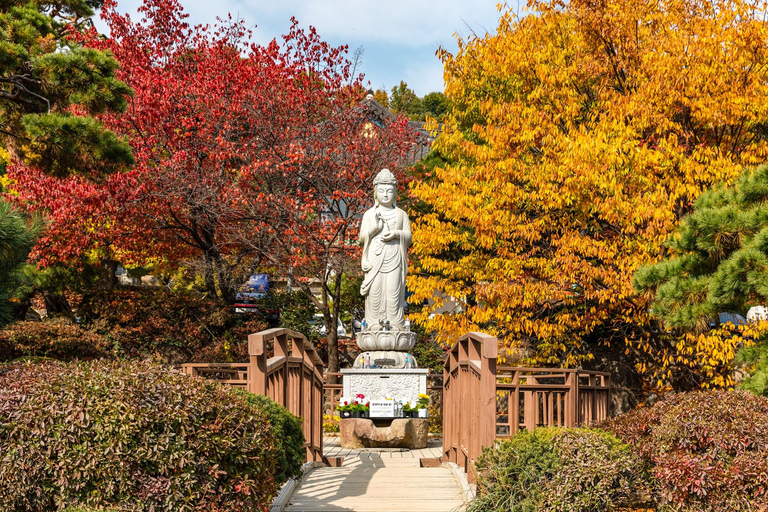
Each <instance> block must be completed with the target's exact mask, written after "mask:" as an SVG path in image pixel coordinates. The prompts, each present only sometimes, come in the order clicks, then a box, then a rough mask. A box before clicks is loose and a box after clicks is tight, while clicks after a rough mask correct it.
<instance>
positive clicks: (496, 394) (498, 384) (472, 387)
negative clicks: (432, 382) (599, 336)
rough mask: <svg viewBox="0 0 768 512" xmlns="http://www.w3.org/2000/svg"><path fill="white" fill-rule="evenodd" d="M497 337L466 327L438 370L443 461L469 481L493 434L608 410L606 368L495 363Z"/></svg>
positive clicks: (596, 416)
mask: <svg viewBox="0 0 768 512" xmlns="http://www.w3.org/2000/svg"><path fill="white" fill-rule="evenodd" d="M496 357H497V340H496V338H494V337H493V336H489V335H487V334H483V333H475V332H473V333H469V334H466V335H464V336H462V337H461V338H459V339H458V340H457V342H456V343H455V344H454V345H453V347H452V348H451V350H450V352H449V355H448V359H447V361H446V362H445V368H444V372H443V382H444V390H443V452H444V453H443V461H444V462H453V463H455V464H457V465H458V466H459V467H461V468H462V469H464V471H466V472H467V476H468V478H469V479H470V481H474V479H475V472H474V460H475V459H476V458H477V457H478V456H479V455H480V454H481V452H482V449H483V448H484V447H489V446H492V445H493V444H494V442H495V441H496V439H497V438H498V437H508V436H511V435H514V434H515V433H516V432H517V431H518V430H520V429H522V428H525V429H526V430H532V429H533V428H535V427H539V426H556V425H559V426H565V427H573V426H581V425H592V424H595V423H597V422H599V421H602V420H604V419H605V418H607V416H608V403H609V387H610V382H609V377H608V374H607V373H602V372H588V371H583V370H570V369H541V368H537V369H534V368H511V367H499V368H497V367H496Z"/></svg>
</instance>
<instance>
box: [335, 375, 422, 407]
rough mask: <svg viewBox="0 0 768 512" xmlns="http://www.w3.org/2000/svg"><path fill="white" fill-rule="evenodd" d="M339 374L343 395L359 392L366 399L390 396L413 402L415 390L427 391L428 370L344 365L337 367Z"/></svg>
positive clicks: (416, 392) (404, 401)
mask: <svg viewBox="0 0 768 512" xmlns="http://www.w3.org/2000/svg"><path fill="white" fill-rule="evenodd" d="M341 374H342V375H343V377H344V378H343V383H344V396H345V397H354V396H355V395H357V394H358V393H362V394H363V395H365V398H366V400H384V399H387V398H392V399H394V400H402V401H403V403H406V402H410V403H415V402H416V401H417V400H418V398H419V393H423V394H426V393H427V375H428V374H429V369H427V368H409V369H402V370H399V369H398V370H389V369H384V368H347V369H343V370H341Z"/></svg>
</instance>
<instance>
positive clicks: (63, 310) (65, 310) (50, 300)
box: [41, 290, 72, 316]
mask: <svg viewBox="0 0 768 512" xmlns="http://www.w3.org/2000/svg"><path fill="white" fill-rule="evenodd" d="M41 293H42V294H43V300H44V301H45V311H46V313H47V314H48V316H51V315H60V314H65V315H69V314H72V308H71V307H70V306H69V301H68V300H67V297H65V296H64V294H63V293H59V292H55V291H53V290H42V291H41Z"/></svg>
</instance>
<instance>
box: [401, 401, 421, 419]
mask: <svg viewBox="0 0 768 512" xmlns="http://www.w3.org/2000/svg"><path fill="white" fill-rule="evenodd" d="M418 410H419V407H418V406H417V405H411V404H410V403H408V402H406V403H405V404H403V416H404V417H406V418H415V417H416V416H417V413H418Z"/></svg>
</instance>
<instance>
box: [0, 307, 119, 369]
mask: <svg viewBox="0 0 768 512" xmlns="http://www.w3.org/2000/svg"><path fill="white" fill-rule="evenodd" d="M110 348H111V347H110V346H109V341H108V340H107V339H105V338H104V336H101V335H99V334H96V333H92V332H89V331H86V330H83V329H80V327H78V326H77V325H76V324H75V323H74V322H72V321H71V320H69V319H67V318H63V317H57V318H53V319H50V320H46V321H44V322H28V321H24V322H15V323H12V324H10V325H7V326H6V327H5V328H4V329H3V330H2V331H0V361H9V360H12V359H16V358H19V357H23V356H37V357H51V358H54V359H60V360H63V361H67V360H71V359H93V358H97V357H105V356H108V355H109V354H110Z"/></svg>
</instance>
